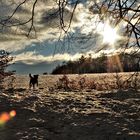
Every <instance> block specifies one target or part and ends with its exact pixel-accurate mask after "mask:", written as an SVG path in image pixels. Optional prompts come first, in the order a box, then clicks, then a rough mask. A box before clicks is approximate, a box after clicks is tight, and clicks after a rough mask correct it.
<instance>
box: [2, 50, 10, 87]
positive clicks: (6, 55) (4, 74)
mask: <svg viewBox="0 0 140 140" xmlns="http://www.w3.org/2000/svg"><path fill="white" fill-rule="evenodd" d="M12 60H13V57H11V56H9V53H8V52H6V51H4V50H0V89H2V87H3V86H2V84H3V80H4V78H5V77H7V76H10V75H12V74H13V73H12V72H6V71H5V70H6V68H7V66H8V65H9V62H11V61H12Z"/></svg>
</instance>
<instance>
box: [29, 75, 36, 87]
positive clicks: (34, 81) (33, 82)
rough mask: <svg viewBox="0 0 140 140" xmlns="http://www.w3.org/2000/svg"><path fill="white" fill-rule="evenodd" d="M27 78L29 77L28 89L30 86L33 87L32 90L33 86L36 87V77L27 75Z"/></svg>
mask: <svg viewBox="0 0 140 140" xmlns="http://www.w3.org/2000/svg"><path fill="white" fill-rule="evenodd" d="M29 77H30V83H29V87H30V88H31V86H33V88H34V87H35V84H36V85H37V86H38V75H34V76H32V75H31V74H29Z"/></svg>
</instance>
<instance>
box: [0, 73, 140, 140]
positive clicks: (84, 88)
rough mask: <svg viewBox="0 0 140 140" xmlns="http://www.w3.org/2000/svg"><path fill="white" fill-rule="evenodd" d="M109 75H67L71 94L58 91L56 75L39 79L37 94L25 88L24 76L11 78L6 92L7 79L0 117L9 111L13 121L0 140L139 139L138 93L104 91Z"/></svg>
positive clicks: (110, 81)
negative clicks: (13, 111) (12, 113)
mask: <svg viewBox="0 0 140 140" xmlns="http://www.w3.org/2000/svg"><path fill="white" fill-rule="evenodd" d="M130 74H131V73H125V74H123V73H121V74H120V75H119V76H120V78H122V79H120V78H119V80H123V79H128V77H130ZM115 76H116V75H115V74H114V75H112V74H98V75H96V74H95V75H94V74H93V75H68V79H69V83H68V84H70V85H69V87H70V88H71V89H65V87H61V88H59V89H58V85H57V83H58V82H59V79H62V75H57V76H52V75H46V76H40V77H39V89H37V90H29V89H28V81H29V79H28V76H16V77H15V79H14V82H13V84H12V86H13V87H14V88H13V89H12V90H11V87H10V88H9V85H8V83H11V82H10V80H8V79H7V81H5V90H4V91H3V92H1V94H0V107H1V112H3V111H9V110H13V109H14V110H16V112H17V116H16V117H15V118H14V119H13V120H10V121H9V122H8V123H7V124H6V125H5V126H4V127H1V128H0V140H139V139H140V91H135V90H128V89H127V88H126V89H127V90H115V91H114V90H110V91H109V89H108V88H106V86H109V87H110V85H115V83H116V81H115V79H117V78H116V77H115ZM83 77H84V78H85V79H86V80H84V79H83V81H82V80H80V79H81V78H83ZM137 80H139V77H137ZM73 81H74V82H73ZM91 81H92V82H91ZM125 81H126V80H125ZM122 82H123V81H122ZM63 84H64V83H63V82H62V85H63ZM138 84H139V83H138ZM60 85H61V84H60ZM95 85H96V88H95ZM101 85H103V86H101ZM134 85H135V84H134ZM10 86H11V85H10ZM104 86H105V87H104ZM93 87H94V88H93ZM74 88H75V89H74ZM137 88H138V87H137ZM97 89H98V91H97ZM104 89H106V90H104ZM111 89H116V87H115V88H114V87H112V88H111Z"/></svg>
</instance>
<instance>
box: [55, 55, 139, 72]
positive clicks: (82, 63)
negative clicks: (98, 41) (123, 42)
mask: <svg viewBox="0 0 140 140" xmlns="http://www.w3.org/2000/svg"><path fill="white" fill-rule="evenodd" d="M132 71H140V53H137V54H133V55H130V54H128V53H120V54H114V55H111V56H107V55H105V54H104V53H103V54H102V55H101V56H100V57H97V58H93V57H92V55H89V56H88V57H85V56H84V55H82V56H81V57H80V58H79V59H78V60H76V61H68V62H64V63H63V64H62V65H58V66H57V67H56V68H55V69H54V70H53V71H52V74H83V73H110V72H132Z"/></svg>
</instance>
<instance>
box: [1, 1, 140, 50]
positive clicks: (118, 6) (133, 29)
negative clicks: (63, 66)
mask: <svg viewBox="0 0 140 140" xmlns="http://www.w3.org/2000/svg"><path fill="white" fill-rule="evenodd" d="M40 1H43V0H33V1H32V4H31V7H30V14H29V15H30V16H29V18H28V19H26V20H24V21H22V20H20V19H19V18H15V15H16V14H17V12H18V10H19V9H20V8H21V7H22V6H23V5H25V4H26V3H27V4H28V3H29V0H20V1H18V2H16V1H15V0H13V1H12V0H11V5H10V6H11V7H14V8H13V11H12V12H11V13H10V15H6V16H5V17H3V18H1V17H0V24H1V26H2V28H11V27H13V26H14V27H21V26H25V25H27V24H28V25H29V26H28V30H25V31H26V35H27V36H28V37H29V36H30V34H31V32H35V33H36V27H35V25H34V19H35V16H36V15H35V10H36V6H37V4H38V2H40ZM44 1H45V0H44ZM46 1H47V0H46ZM54 2H55V3H56V6H58V10H57V11H55V13H54V14H59V21H60V22H59V27H58V28H59V29H61V30H62V31H64V33H65V34H67V33H68V32H69V30H70V27H71V23H72V21H73V17H74V14H75V10H76V8H77V6H78V5H79V4H80V3H82V2H83V1H82V0H54ZM88 2H89V4H90V5H89V6H87V7H88V8H89V10H90V11H91V14H96V15H98V17H99V21H98V22H105V21H106V20H109V21H110V24H112V25H113V26H114V27H115V26H118V25H119V24H120V23H121V22H123V23H124V24H125V26H123V27H121V28H122V30H121V31H122V34H123V36H125V37H126V40H125V47H132V46H133V47H134V46H135V47H138V48H140V42H139V41H140V29H139V27H140V16H139V15H140V5H139V1H138V0H133V1H132V0H94V1H91V0H89V1H88ZM0 4H2V2H1V3H0ZM15 5H16V6H15ZM67 6H70V7H71V15H70V17H69V20H68V19H67V21H66V20H65V18H64V12H65V10H66V8H67ZM48 16H52V15H48ZM87 36H88V35H87ZM123 43H124V42H123Z"/></svg>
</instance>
